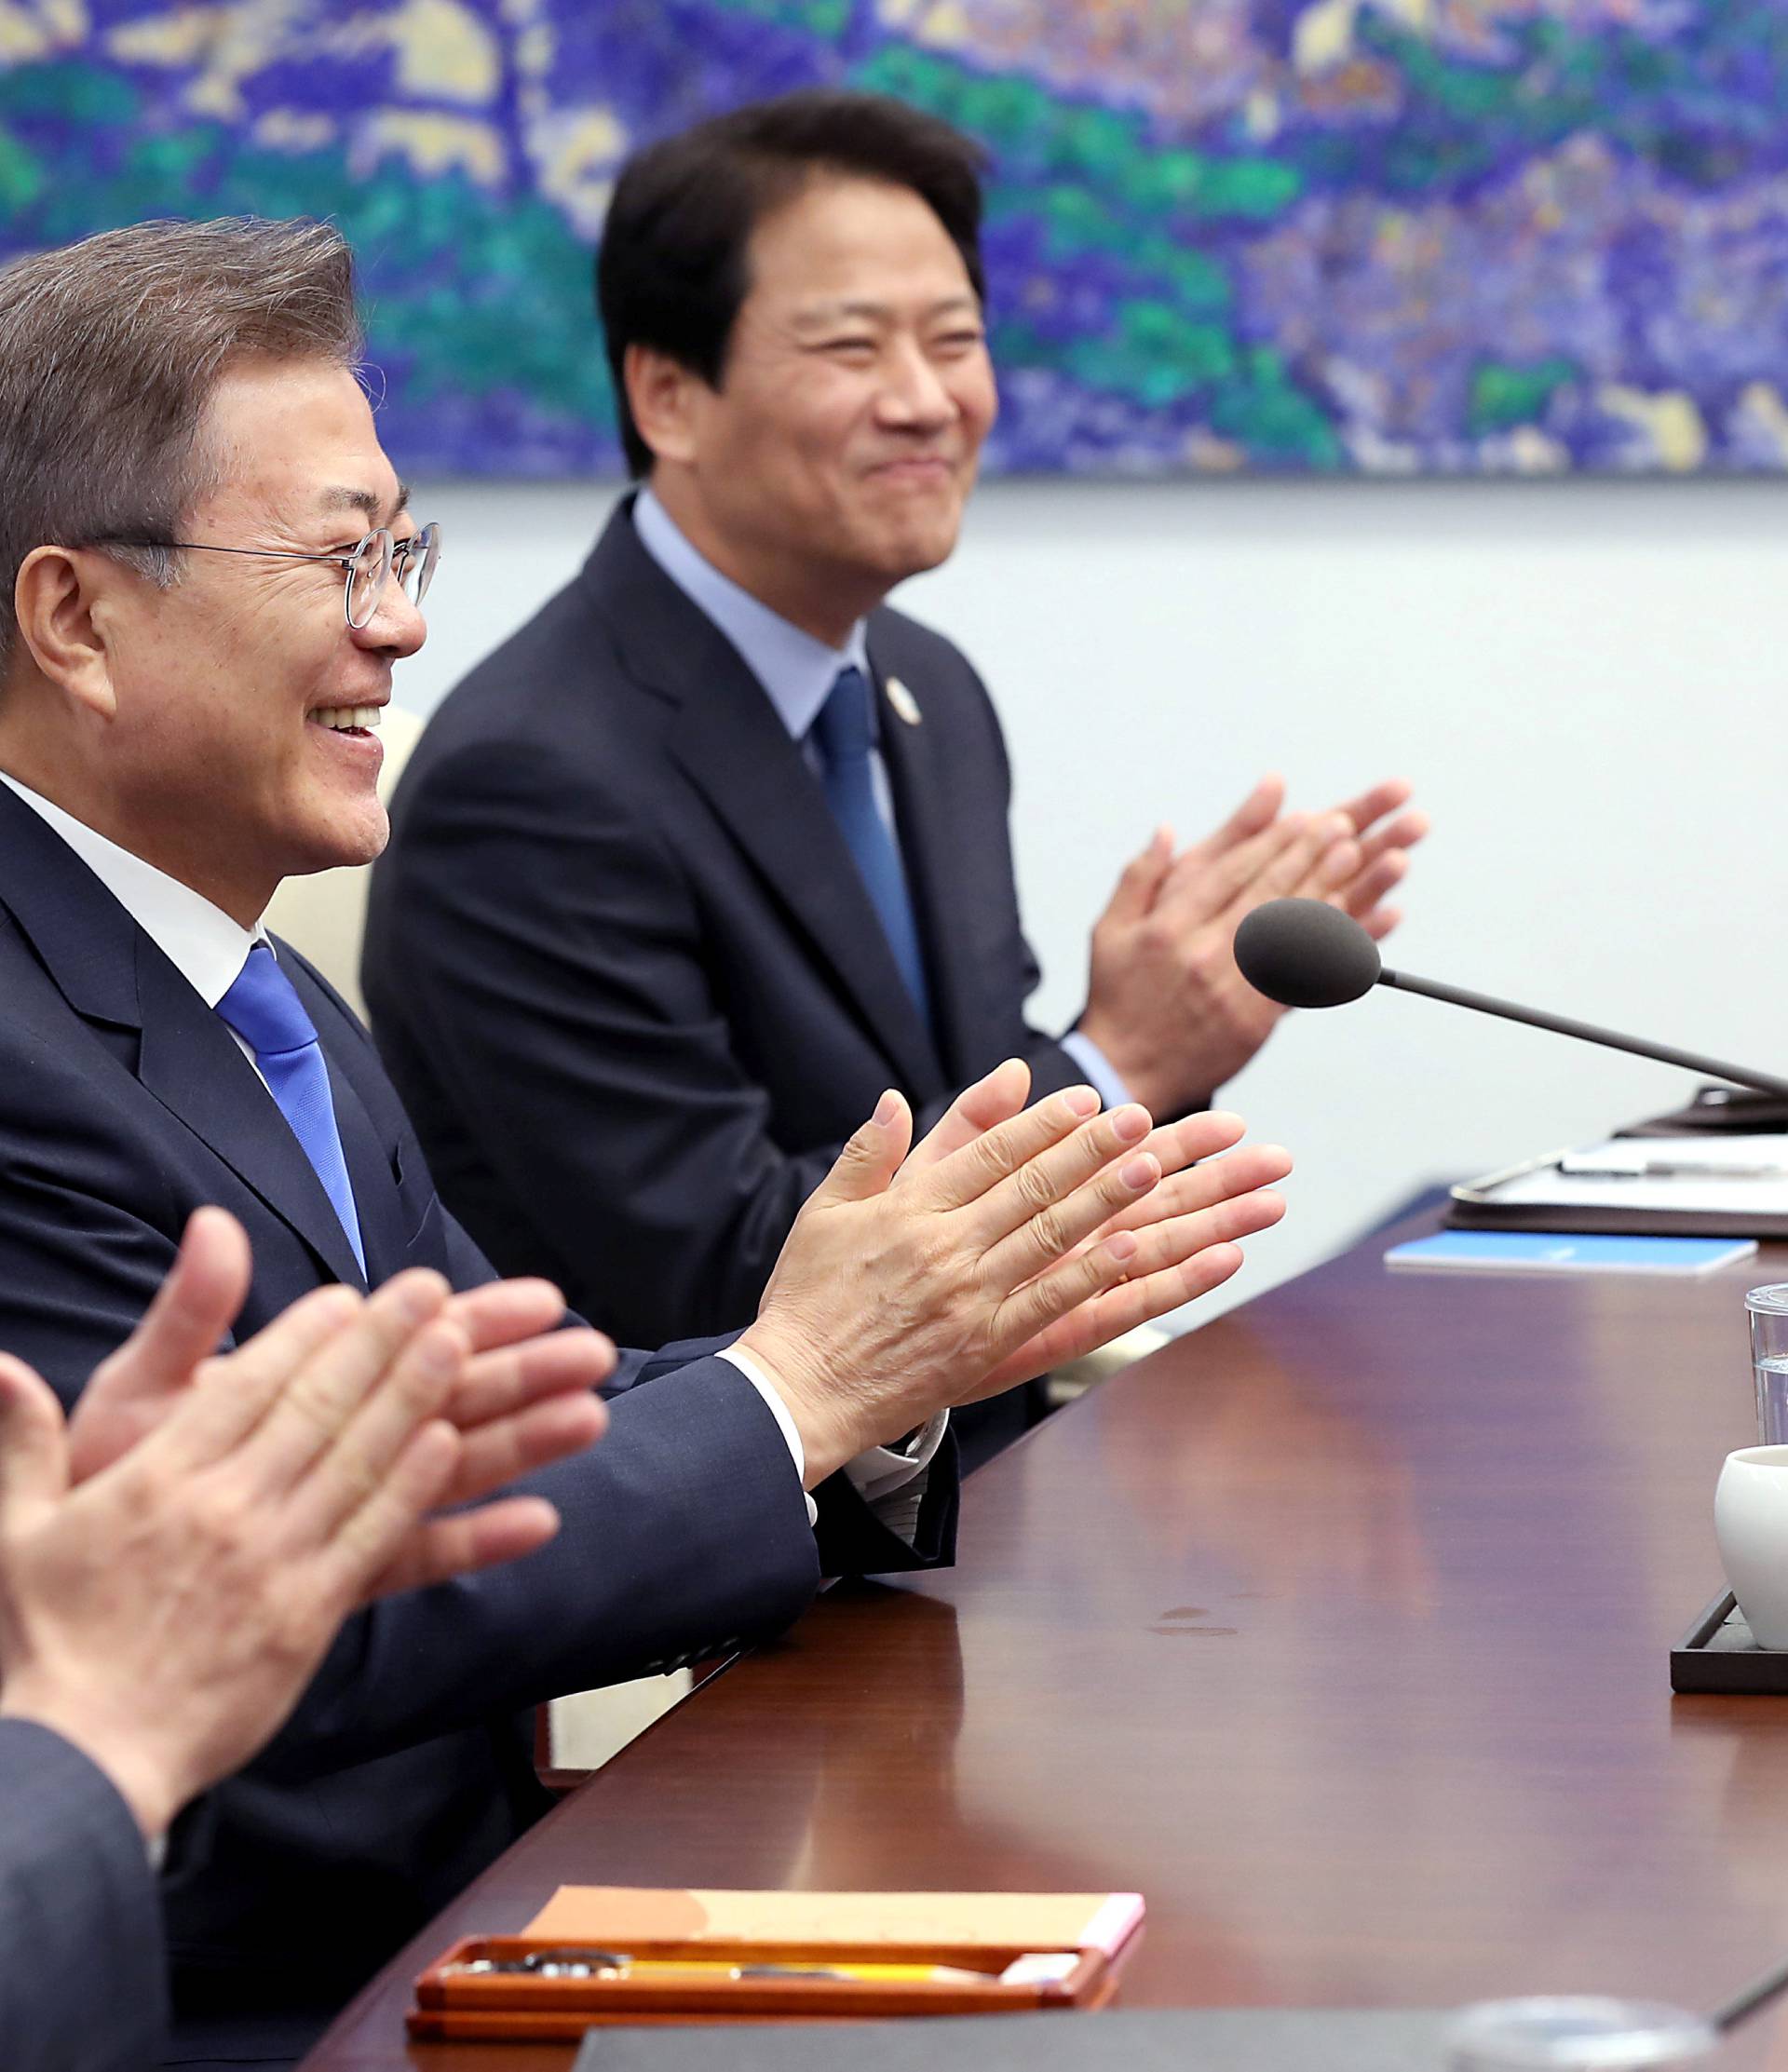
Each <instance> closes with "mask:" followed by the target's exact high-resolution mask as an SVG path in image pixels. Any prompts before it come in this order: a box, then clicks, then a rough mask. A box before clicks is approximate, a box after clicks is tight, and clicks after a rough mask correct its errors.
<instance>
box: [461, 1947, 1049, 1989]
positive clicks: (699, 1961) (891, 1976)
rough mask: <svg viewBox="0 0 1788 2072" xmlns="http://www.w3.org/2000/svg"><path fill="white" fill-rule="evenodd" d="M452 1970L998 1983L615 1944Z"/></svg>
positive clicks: (950, 1969)
mask: <svg viewBox="0 0 1788 2072" xmlns="http://www.w3.org/2000/svg"><path fill="white" fill-rule="evenodd" d="M1077 1961H1078V1959H1077V1957H1074V1956H1070V1955H1066V1954H1063V1955H1062V1956H1060V1957H1056V1956H1053V1955H1051V1956H1050V1957H1047V1958H1043V1957H1023V1958H1020V1959H1019V1960H1018V1962H1019V1963H1020V1964H1022V1965H1023V1966H1025V1967H1027V1969H1028V1970H1029V1971H1030V1972H1031V1973H1032V1974H1033V1978H1032V1983H1041V1982H1042V1981H1041V1974H1040V1972H1039V1970H1038V1967H1039V1966H1040V1967H1042V1968H1043V1969H1045V1970H1048V1971H1050V1972H1051V1973H1056V1972H1059V1973H1060V1974H1062V1975H1065V1973H1066V1972H1067V1971H1070V1970H1073V1969H1074V1967H1075V1965H1076V1964H1077ZM449 1969H450V1970H454V1971H461V1972H471V1973H479V1974H482V1975H484V1976H486V1977H489V1976H491V1975H492V1974H494V1973H508V1974H511V1975H515V1976H521V1977H531V1978H603V1977H607V1978H641V1979H652V1980H655V1981H663V1982H670V1981H672V1980H676V1979H688V1980H691V1981H698V1980H705V1979H719V1978H725V1979H787V1980H791V1981H792V1980H797V1979H839V1980H845V1981H850V1982H856V1981H867V1982H871V1983H886V1982H887V1981H890V1980H891V1981H899V1982H902V1983H908V1984H920V1985H996V1984H999V1983H1000V1982H1001V1976H1002V1974H1001V1973H1000V1972H998V1971H976V1970H969V1969H968V1968H967V1967H964V1966H961V1965H955V1964H877V1963H860V1964H859V1963H852V1962H845V1963H837V1964H810V1963H802V1962H799V1961H790V1962H787V1963H774V1962H766V1963H755V1962H744V1963H739V1962H735V1961H734V1960H733V1959H732V1958H730V1957H630V1956H628V1955H627V1954H626V1953H625V1952H622V1951H614V1950H576V1949H558V1950H535V1951H531V1952H530V1953H529V1954H528V1955H527V1956H526V1957H474V1958H472V1959H470V1960H469V1961H467V1962H466V1963H461V1964H454V1965H452V1966H450V1967H449Z"/></svg>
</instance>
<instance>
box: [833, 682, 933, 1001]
mask: <svg viewBox="0 0 1788 2072" xmlns="http://www.w3.org/2000/svg"><path fill="white" fill-rule="evenodd" d="M813 738H814V740H815V741H816V742H817V743H818V745H819V749H820V765H821V776H820V782H821V783H822V784H823V785H824V787H825V792H826V804H827V805H828V806H831V808H832V817H833V819H835V820H836V821H837V823H838V827H839V831H840V833H842V834H843V835H844V838H845V843H846V846H847V847H848V849H849V850H850V853H851V855H852V857H854V858H855V860H856V863H857V868H858V871H859V872H860V873H861V876H862V880H863V884H864V887H866V889H867V890H868V893H869V897H870V901H871V903H872V904H873V905H874V909H875V912H876V913H877V914H879V915H880V916H881V923H882V930H883V933H884V934H886V936H887V944H888V948H889V949H891V950H892V951H893V953H894V961H895V963H896V964H898V965H899V966H900V968H901V978H903V979H904V980H905V981H906V990H907V991H908V992H909V993H910V994H911V995H913V999H914V1005H915V1006H916V1007H917V1009H918V1010H919V1015H920V1019H921V1020H922V1021H924V1022H926V1024H927V1025H928V1026H929V1023H930V1020H931V1005H930V1000H929V997H928V994H927V991H926V984H925V959H924V958H923V957H922V956H921V955H920V954H919V930H918V925H917V923H916V922H915V921H914V918H913V902H912V901H911V900H910V899H909V898H908V897H907V890H906V873H905V872H904V871H903V870H902V869H901V856H900V851H899V850H898V849H897V848H896V847H895V846H894V837H893V835H892V834H890V833H888V829H887V822H886V821H885V820H884V819H882V816H881V814H880V813H879V812H878V811H877V810H876V806H875V786H874V779H873V776H872V774H871V767H870V760H869V751H870V745H871V742H872V740H873V739H874V727H873V725H872V717H871V711H870V689H869V682H868V679H867V678H866V677H865V676H864V674H863V672H862V670H860V669H842V670H839V671H838V677H837V681H836V682H835V683H834V684H833V686H832V689H831V690H830V691H829V692H828V693H827V694H826V702H825V703H824V704H823V705H822V706H821V707H820V716H819V718H818V719H816V720H815V721H814V723H813Z"/></svg>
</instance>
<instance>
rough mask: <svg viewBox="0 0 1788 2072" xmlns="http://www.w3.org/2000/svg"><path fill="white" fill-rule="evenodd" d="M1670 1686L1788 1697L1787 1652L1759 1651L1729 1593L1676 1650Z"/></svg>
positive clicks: (1717, 1600) (1672, 1653)
mask: <svg viewBox="0 0 1788 2072" xmlns="http://www.w3.org/2000/svg"><path fill="white" fill-rule="evenodd" d="M1670 1687H1671V1689H1672V1690H1673V1691H1727V1692H1750V1693H1753V1694H1754V1695H1757V1696H1759V1697H1767V1696H1768V1695H1769V1694H1770V1693H1772V1692H1774V1693H1780V1694H1782V1695H1784V1696H1788V1648H1783V1647H1759V1646H1758V1645H1757V1644H1756V1642H1755V1641H1754V1640H1753V1639H1752V1637H1751V1629H1750V1627H1748V1626H1747V1625H1746V1624H1745V1622H1744V1615H1743V1614H1742V1613H1741V1611H1740V1610H1739V1607H1738V1602H1737V1600H1736V1599H1735V1598H1734V1597H1733V1595H1732V1592H1731V1591H1729V1590H1728V1591H1724V1592H1723V1593H1722V1594H1721V1595H1720V1596H1718V1597H1716V1598H1715V1599H1714V1602H1713V1603H1712V1604H1711V1605H1708V1606H1707V1608H1706V1609H1705V1610H1704V1611H1703V1612H1702V1613H1701V1616H1700V1618H1698V1619H1697V1620H1696V1621H1695V1623H1694V1625H1693V1626H1691V1627H1690V1628H1689V1630H1688V1632H1686V1634H1685V1635H1684V1636H1683V1638H1682V1639H1681V1640H1680V1641H1678V1642H1677V1644H1676V1645H1675V1646H1674V1647H1673V1648H1672V1649H1671V1651H1670Z"/></svg>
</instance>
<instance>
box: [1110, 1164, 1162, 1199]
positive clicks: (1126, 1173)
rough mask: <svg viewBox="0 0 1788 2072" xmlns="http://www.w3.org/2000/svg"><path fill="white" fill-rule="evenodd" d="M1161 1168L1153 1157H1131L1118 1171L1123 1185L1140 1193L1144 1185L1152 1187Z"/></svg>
mask: <svg viewBox="0 0 1788 2072" xmlns="http://www.w3.org/2000/svg"><path fill="white" fill-rule="evenodd" d="M1160 1172H1161V1169H1160V1167H1159V1166H1158V1165H1157V1164H1156V1163H1155V1161H1154V1159H1153V1158H1131V1159H1130V1160H1129V1161H1128V1162H1127V1163H1126V1164H1125V1166H1124V1168H1123V1170H1122V1171H1120V1172H1119V1173H1118V1179H1120V1180H1121V1181H1122V1182H1123V1184H1124V1185H1125V1186H1127V1187H1129V1188H1130V1189H1131V1192H1132V1193H1135V1194H1140V1193H1141V1192H1142V1191H1143V1189H1144V1188H1145V1187H1152V1186H1153V1185H1155V1183H1156V1181H1157V1180H1158V1179H1159V1177H1160Z"/></svg>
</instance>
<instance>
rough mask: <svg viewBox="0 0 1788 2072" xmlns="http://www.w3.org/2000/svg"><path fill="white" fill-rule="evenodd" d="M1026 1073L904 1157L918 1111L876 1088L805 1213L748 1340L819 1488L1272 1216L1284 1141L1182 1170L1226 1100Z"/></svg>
mask: <svg viewBox="0 0 1788 2072" xmlns="http://www.w3.org/2000/svg"><path fill="white" fill-rule="evenodd" d="M1028 1085H1029V1076H1028V1072H1027V1070H1026V1068H1025V1067H1024V1066H1023V1063H1020V1062H1019V1061H1016V1060H1013V1061H1009V1063H1006V1064H1004V1065H1002V1066H1000V1067H999V1068H998V1069H997V1070H996V1072H995V1073H992V1074H990V1075H989V1076H988V1077H986V1078H985V1079H983V1080H981V1081H979V1082H977V1084H976V1085H975V1086H974V1087H971V1088H969V1090H967V1091H966V1092H965V1093H964V1094H963V1095H961V1096H960V1097H959V1098H958V1100H957V1101H956V1103H955V1104H954V1105H953V1106H952V1108H951V1109H950V1111H949V1113H948V1114H947V1115H946V1116H945V1117H943V1118H942V1120H941V1122H940V1123H939V1124H938V1126H937V1128H936V1130H934V1131H932V1132H931V1133H930V1135H929V1136H928V1138H927V1139H926V1140H925V1142H924V1143H923V1144H920V1145H919V1146H918V1148H917V1149H916V1150H914V1151H913V1153H912V1156H911V1158H910V1159H909V1157H908V1152H909V1147H910V1146H911V1144H912V1129H913V1123H912V1112H911V1110H910V1109H909V1108H908V1106H907V1104H906V1103H905V1101H904V1100H903V1099H902V1098H901V1096H900V1095H899V1094H897V1093H892V1092H890V1093H888V1094H886V1095H884V1096H883V1099H882V1102H881V1104H879V1106H878V1107H877V1109H876V1112H875V1115H874V1117H873V1118H872V1119H871V1120H870V1121H869V1122H867V1123H865V1124H864V1125H863V1127H862V1128H861V1129H860V1130H859V1131H857V1133H856V1135H855V1136H853V1137H852V1139H851V1140H850V1142H849V1144H847V1145H846V1147H845V1149H844V1152H843V1153H842V1154H841V1156H840V1157H839V1158H838V1161H837V1163H836V1164H835V1165H834V1166H833V1170H832V1172H831V1173H830V1174H829V1175H828V1177H827V1179H826V1180H825V1181H824V1182H823V1183H822V1184H821V1185H820V1187H819V1188H818V1189H816V1190H815V1192H814V1194H813V1195H812V1196H811V1197H810V1198H809V1199H808V1201H807V1203H806V1206H805V1207H804V1208H803V1210H802V1212H801V1214H800V1216H799V1217H798V1218H797V1219H796V1223H795V1226H794V1228H793V1230H792V1232H791V1233H790V1236H789V1240H788V1243H787V1244H786V1245H785V1247H784V1248H783V1252H782V1255H781V1257H780V1259H779V1261H778V1263H777V1266H776V1270H775V1272H774V1274H773V1275H772V1276H771V1280H770V1283H769V1286H768V1287H767V1289H766V1290H765V1295H764V1300H763V1304H762V1306H761V1307H760V1309H759V1312H758V1317H757V1320H756V1321H755V1322H754V1323H753V1324H752V1326H751V1327H750V1328H749V1329H748V1330H747V1331H746V1332H745V1334H743V1336H742V1337H741V1338H740V1339H739V1341H738V1345H739V1349H740V1350H741V1351H742V1352H744V1353H745V1354H747V1355H748V1357H750V1358H751V1359H752V1361H755V1362H756V1363H757V1364H758V1365H759V1366H760V1367H762V1368H763V1369H764V1371H765V1374H766V1375H768V1377H769V1378H770V1379H771V1380H772V1381H773V1382H774V1384H775V1385H776V1386H777V1388H778V1389H779V1393H780V1394H781V1396H782V1398H783V1400H784V1402H786V1403H787V1404H788V1406H789V1408H790V1411H791V1414H792V1415H793V1417H794V1419H795V1423H796V1425H797V1428H798V1429H800V1432H801V1435H802V1442H803V1446H804V1450H805V1452H806V1465H807V1480H808V1483H809V1486H811V1485H812V1484H813V1483H817V1482H819V1481H820V1480H822V1479H823V1478H824V1477H825V1476H826V1475H827V1474H829V1473H831V1472H832V1471H833V1469H836V1468H838V1467H840V1466H842V1465H843V1463H844V1462H845V1461H847V1460H848V1459H850V1458H851V1457H852V1456H854V1455H856V1454H858V1453H860V1452H862V1451H864V1450H865V1449H866V1448H868V1447H870V1446H873V1445H875V1444H878V1443H886V1442H887V1441H889V1440H890V1439H892V1438H894V1437H896V1436H898V1435H899V1434H900V1433H901V1432H904V1431H906V1430H909V1429H912V1428H914V1426H916V1425H919V1424H923V1423H924V1422H925V1421H926V1420H927V1419H928V1417H930V1416H931V1415H934V1414H935V1413H936V1412H937V1411H938V1410H940V1409H942V1408H945V1407H947V1406H948V1405H951V1404H954V1403H960V1402H970V1401H973V1400H974V1399H976V1398H977V1397H980V1396H983V1395H990V1394H994V1393H996V1392H997V1391H998V1390H1000V1389H1002V1388H1010V1387H1011V1386H1013V1384H1015V1383H1016V1382H1019V1381H1022V1380H1024V1379H1026V1378H1028V1376H1030V1375H1034V1374H1040V1373H1042V1372H1043V1371H1044V1370H1045V1369H1046V1368H1048V1367H1050V1366H1051V1365H1054V1364H1056V1363H1057V1362H1059V1361H1063V1360H1066V1359H1072V1358H1074V1357H1076V1356H1077V1354H1078V1353H1081V1352H1085V1351H1089V1350H1090V1349H1092V1347H1095V1346H1098V1345H1102V1344H1104V1342H1105V1341H1106V1340H1107V1339H1109V1338H1111V1337H1113V1336H1116V1335H1117V1334H1119V1333H1120V1332H1123V1331H1126V1330H1130V1329H1131V1328H1133V1327H1134V1325H1136V1324H1137V1323H1140V1322H1144V1321H1146V1320H1147V1319H1148V1318H1150V1317H1153V1316H1158V1315H1160V1314H1161V1313H1162V1311H1164V1310H1166V1309H1168V1308H1172V1307H1175V1306H1176V1305H1178V1304H1179V1303H1182V1302H1185V1301H1186V1300H1188V1299H1190V1297H1191V1296H1192V1295H1194V1294H1197V1293H1200V1292H1201V1291H1202V1290H1203V1289H1205V1288H1207V1287H1214V1286H1215V1285H1216V1284H1217V1283H1218V1282H1219V1281H1221V1280H1226V1278H1227V1277H1228V1275H1229V1274H1230V1273H1232V1272H1233V1271H1234V1270H1235V1266H1236V1265H1237V1264H1238V1263H1239V1253H1237V1252H1236V1251H1235V1245H1234V1240H1235V1239H1237V1238H1239V1237H1242V1236H1245V1235H1247V1234H1248V1233H1249V1232H1250V1231H1253V1230H1259V1229H1264V1228H1265V1227H1267V1225H1269V1224H1271V1223H1274V1222H1276V1221H1277V1220H1278V1218H1279V1216H1280V1214H1281V1213H1282V1207H1283V1205H1282V1203H1281V1202H1280V1199H1279V1198H1278V1197H1277V1196H1276V1195H1273V1194H1271V1193H1270V1192H1267V1191H1266V1190H1265V1187H1264V1178H1263V1176H1264V1175H1267V1174H1268V1173H1270V1174H1271V1175H1272V1176H1275V1177H1277V1176H1278V1175H1279V1174H1280V1173H1282V1172H1283V1171H1285V1170H1287V1169H1288V1167H1289V1161H1288V1160H1286V1159H1285V1158H1284V1154H1283V1153H1279V1152H1273V1151H1271V1150H1270V1149H1269V1150H1267V1151H1266V1152H1264V1153H1249V1154H1244V1155H1241V1157H1240V1160H1239V1162H1231V1161H1226V1160H1217V1161H1215V1162H1213V1163H1212V1164H1211V1165H1209V1166H1202V1167H1199V1168H1198V1170H1197V1172H1196V1174H1195V1173H1193V1172H1190V1171H1186V1170H1185V1168H1186V1165H1187V1161H1188V1159H1190V1158H1195V1157H1199V1156H1201V1155H1202V1154H1201V1152H1200V1151H1199V1146H1200V1145H1204V1146H1205V1147H1206V1148H1208V1149H1212V1150H1214V1149H1216V1148H1218V1147H1219V1145H1220V1144H1221V1143H1222V1142H1223V1141H1225V1140H1227V1141H1229V1142H1233V1141H1234V1134H1239V1129H1236V1130H1234V1134H1231V1133H1230V1132H1231V1130H1232V1127H1233V1126H1232V1123H1231V1121H1230V1119H1229V1118H1220V1119H1218V1120H1217V1121H1216V1122H1215V1124H1214V1127H1212V1128H1207V1129H1204V1130H1202V1131H1200V1130H1199V1129H1196V1128H1194V1127H1193V1126H1191V1125H1182V1126H1180V1128H1181V1131H1190V1133H1189V1134H1181V1133H1169V1132H1155V1131H1152V1128H1151V1123H1150V1118H1149V1117H1148V1115H1147V1113H1146V1111H1145V1110H1144V1109H1142V1108H1140V1107H1137V1106H1135V1105H1133V1104H1131V1105H1128V1106H1125V1107H1121V1108H1118V1109H1114V1110H1112V1111H1110V1112H1108V1113H1105V1114H1101V1113H1099V1102H1098V1096H1097V1095H1096V1094H1095V1093H1094V1092H1093V1090H1091V1089H1090V1087H1076V1088H1070V1089H1068V1090H1065V1091H1063V1092H1061V1093H1055V1094H1051V1095H1050V1097H1049V1098H1048V1099H1047V1100H1044V1101H1041V1102H1039V1103H1038V1104H1036V1106H1035V1107H1032V1108H1023V1107H1022V1104H1023V1098H1024V1095H1025V1093H1026V1091H1028ZM1006 1111H1010V1112H1006ZM909 1168H910V1170H904V1169H909ZM1170 1172H1171V1175H1172V1185H1171V1187H1170V1188H1169V1190H1168V1191H1167V1192H1166V1193H1165V1194H1164V1195H1162V1196H1161V1199H1160V1202H1159V1204H1158V1208H1157V1209H1156V1210H1155V1211H1154V1212H1151V1209H1150V1203H1151V1200H1152V1198H1154V1197H1155V1196H1156V1195H1157V1194H1158V1192H1159V1190H1160V1188H1161V1184H1162V1181H1163V1178H1164V1177H1165V1176H1167V1175H1168V1174H1169V1173H1170Z"/></svg>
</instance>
